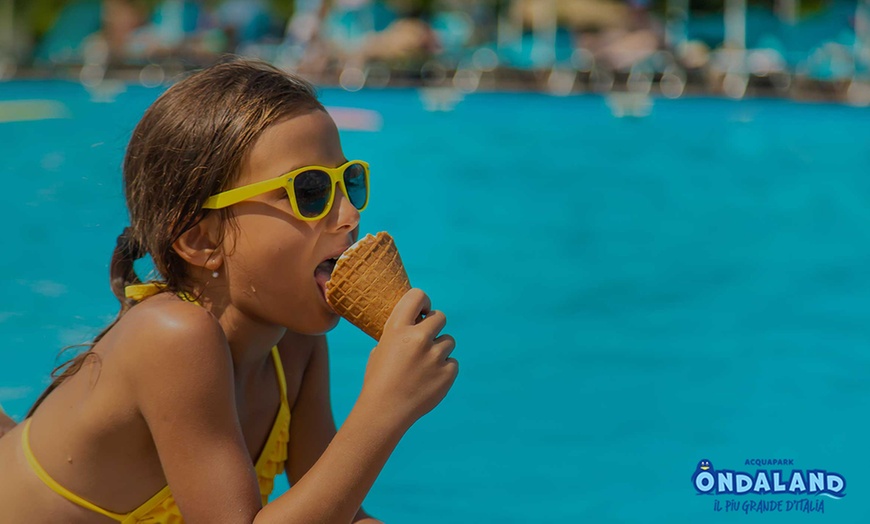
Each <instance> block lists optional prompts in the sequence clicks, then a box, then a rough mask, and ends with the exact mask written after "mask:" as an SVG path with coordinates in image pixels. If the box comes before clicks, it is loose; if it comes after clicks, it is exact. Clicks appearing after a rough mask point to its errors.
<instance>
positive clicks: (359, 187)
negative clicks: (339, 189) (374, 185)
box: [344, 164, 369, 209]
mask: <svg viewBox="0 0 870 524" xmlns="http://www.w3.org/2000/svg"><path fill="white" fill-rule="evenodd" d="M344 186H345V187H346V188H347V195H348V196H349V197H350V203H351V204H353V206H354V207H355V208H357V209H362V208H363V207H365V205H366V200H367V199H368V196H369V195H368V194H369V192H368V187H366V168H365V167H363V165H362V164H351V165H349V166H347V168H345V170H344Z"/></svg>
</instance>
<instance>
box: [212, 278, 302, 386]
mask: <svg viewBox="0 0 870 524" xmlns="http://www.w3.org/2000/svg"><path fill="white" fill-rule="evenodd" d="M209 291H212V292H211V293H210V292H209ZM215 295H216V296H215ZM200 303H201V304H202V306H203V307H204V308H206V309H208V310H209V312H211V314H212V315H214V316H215V318H217V319H218V322H219V323H220V325H221V328H222V329H223V331H224V335H225V336H226V337H227V342H228V344H229V346H230V353H231V355H232V359H233V366H234V368H235V370H236V373H237V374H239V373H244V372H246V371H249V370H253V369H258V368H261V367H262V364H263V362H264V361H265V360H267V359H270V358H271V351H272V347H274V346H275V345H276V344H278V341H279V340H281V338H282V337H283V336H284V334H285V333H286V332H287V329H286V328H285V327H283V326H278V325H275V324H271V323H265V322H263V321H260V320H257V319H254V318H251V317H250V316H249V315H246V314H244V313H243V312H241V311H239V310H238V309H237V308H236V307H234V306H233V305H231V304H229V303H228V301H227V300H221V293H220V292H219V290H208V289H205V290H204V291H203V292H202V294H201V295H200Z"/></svg>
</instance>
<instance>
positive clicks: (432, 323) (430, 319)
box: [417, 309, 447, 339]
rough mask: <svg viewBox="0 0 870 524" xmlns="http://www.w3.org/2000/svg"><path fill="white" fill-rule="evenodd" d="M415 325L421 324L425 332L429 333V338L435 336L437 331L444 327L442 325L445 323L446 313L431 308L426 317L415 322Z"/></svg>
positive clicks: (439, 331)
mask: <svg viewBox="0 0 870 524" xmlns="http://www.w3.org/2000/svg"><path fill="white" fill-rule="evenodd" d="M417 325H419V326H422V327H423V328H424V329H425V330H426V332H427V333H429V337H430V338H433V339H434V338H435V337H437V336H438V333H441V330H443V329H444V326H446V325H447V315H445V314H444V313H442V312H441V311H438V310H436V309H433V310H432V311H431V312H430V313H429V314H428V315H426V318H424V319H423V320H421V321H420V322H418V323H417Z"/></svg>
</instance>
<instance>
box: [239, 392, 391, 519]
mask: <svg viewBox="0 0 870 524" xmlns="http://www.w3.org/2000/svg"><path fill="white" fill-rule="evenodd" d="M405 430H406V428H405V427H404V426H403V425H402V424H400V423H397V422H396V421H395V420H392V419H391V418H390V414H389V413H384V412H383V410H378V409H377V407H376V406H371V405H368V406H367V405H366V404H363V403H362V402H359V401H358V402H357V404H356V406H354V408H353V410H351V412H350V414H349V415H348V417H347V420H345V422H344V424H343V425H342V426H341V429H339V430H338V432H337V433H336V435H335V437H334V438H333V439H332V442H331V443H330V444H329V446H328V447H327V448H326V450H325V451H324V452H323V454H322V455H321V457H320V459H318V461H317V462H316V463H315V464H314V465H313V466H312V467H311V469H309V470H308V472H307V473H306V474H305V475H304V476H303V477H302V478H301V479H300V480H299V482H297V483H296V484H295V485H294V486H293V487H292V488H291V489H290V490H289V491H287V492H286V493H284V494H283V495H281V496H280V497H278V498H277V499H275V500H274V501H273V502H272V503H270V504H268V505H267V506H266V507H264V508H263V510H262V511H260V513H259V514H258V515H257V518H256V520H255V524H268V523H272V522H282V523H296V522H299V523H314V522H316V523H330V524H331V523H336V524H339V523H340V524H349V523H350V522H351V521H352V520H353V518H354V516H355V515H356V514H357V511H358V510H359V509H360V506H362V503H363V500H364V499H365V497H366V495H367V494H368V492H369V490H370V489H371V487H372V485H373V484H374V482H375V479H376V478H377V477H378V474H380V472H381V469H383V467H384V464H386V462H387V459H388V458H389V457H390V454H391V453H392V452H393V450H394V449H395V448H396V445H397V444H398V443H399V440H400V439H401V438H402V435H403V434H404V432H405Z"/></svg>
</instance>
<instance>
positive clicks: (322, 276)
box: [314, 259, 335, 300]
mask: <svg viewBox="0 0 870 524" xmlns="http://www.w3.org/2000/svg"><path fill="white" fill-rule="evenodd" d="M333 269H335V259H330V260H324V261H323V262H321V263H320V264H319V265H318V266H317V268H315V270H314V280H315V281H316V282H317V285H318V286H320V292H321V293H323V299H324V300H326V282H327V281H328V280H329V277H330V276H332V270H333Z"/></svg>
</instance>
